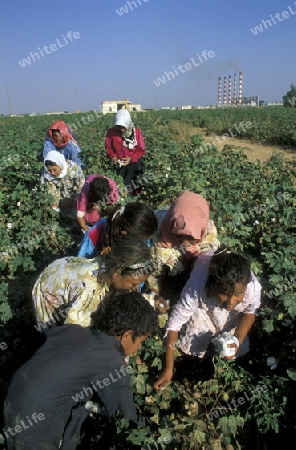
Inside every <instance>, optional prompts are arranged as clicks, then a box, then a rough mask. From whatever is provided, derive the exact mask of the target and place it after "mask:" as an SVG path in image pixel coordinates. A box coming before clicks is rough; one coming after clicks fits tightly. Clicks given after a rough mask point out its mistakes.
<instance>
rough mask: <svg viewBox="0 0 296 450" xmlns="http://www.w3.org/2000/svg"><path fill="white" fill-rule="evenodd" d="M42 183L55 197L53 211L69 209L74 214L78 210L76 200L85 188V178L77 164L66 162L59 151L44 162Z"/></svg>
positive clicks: (50, 153) (51, 154)
mask: <svg viewBox="0 0 296 450" xmlns="http://www.w3.org/2000/svg"><path fill="white" fill-rule="evenodd" d="M40 181H41V183H42V184H43V183H45V184H46V186H47V188H48V193H49V194H51V195H52V196H53V197H54V203H53V205H52V208H53V209H56V210H57V211H60V210H61V211H63V210H65V209H68V210H70V211H72V213H73V212H74V211H75V210H76V208H75V202H76V198H77V196H78V194H79V193H80V191H81V189H82V187H83V184H84V181H85V177H84V174H83V172H82V170H81V168H80V167H79V166H78V165H77V164H76V163H75V162H73V161H66V160H65V157H64V156H63V155H62V154H61V153H59V152H57V151H54V150H53V151H51V152H49V153H48V154H47V156H46V158H45V161H44V171H43V174H42V176H41V180H40Z"/></svg>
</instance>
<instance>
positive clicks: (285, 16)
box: [250, 2, 296, 36]
mask: <svg viewBox="0 0 296 450" xmlns="http://www.w3.org/2000/svg"><path fill="white" fill-rule="evenodd" d="M294 5H296V2H294ZM288 10H289V11H282V12H281V13H276V14H275V15H274V17H273V15H272V14H270V19H267V20H263V19H262V20H261V23H260V24H259V25H256V26H255V27H254V28H250V31H252V33H253V34H254V35H255V36H256V35H257V34H259V33H262V31H264V29H265V30H267V29H268V28H271V27H272V26H273V25H277V24H278V23H279V22H282V21H283V20H284V19H289V17H291V16H294V15H295V14H296V11H293V9H292V8H291V6H288ZM275 19H277V21H276V20H275ZM272 24H273V25H272ZM263 27H264V28H263Z"/></svg>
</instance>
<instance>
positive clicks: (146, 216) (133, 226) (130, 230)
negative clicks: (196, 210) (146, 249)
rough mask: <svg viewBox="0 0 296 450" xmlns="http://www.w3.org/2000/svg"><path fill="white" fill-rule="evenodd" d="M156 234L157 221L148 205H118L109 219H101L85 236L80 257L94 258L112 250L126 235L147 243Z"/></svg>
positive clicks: (133, 203)
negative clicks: (109, 249)
mask: <svg viewBox="0 0 296 450" xmlns="http://www.w3.org/2000/svg"><path fill="white" fill-rule="evenodd" d="M156 232H157V219H156V217H155V214H154V211H153V209H152V208H151V207H150V206H148V205H147V204H146V203H141V202H130V203H128V204H127V205H125V206H121V205H119V204H117V205H116V206H115V207H114V208H113V209H112V211H111V212H110V214H109V216H108V218H107V219H106V218H104V219H101V220H100V221H99V222H98V223H96V224H95V225H94V226H93V227H92V228H91V229H90V230H89V231H88V233H86V234H85V236H84V239H83V241H82V243H81V247H80V250H79V253H78V256H83V257H85V258H93V257H94V256H97V255H98V254H100V253H101V251H102V250H103V249H104V248H106V247H111V248H112V246H113V243H114V241H115V240H116V239H118V238H120V237H121V236H123V235H126V234H127V235H129V236H133V237H134V238H135V239H139V240H140V241H143V242H146V241H147V240H148V239H151V238H152V237H153V236H154V235H155V233H156Z"/></svg>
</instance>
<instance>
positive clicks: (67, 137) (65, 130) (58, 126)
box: [47, 120, 75, 148]
mask: <svg viewBox="0 0 296 450" xmlns="http://www.w3.org/2000/svg"><path fill="white" fill-rule="evenodd" d="M52 130H59V132H60V133H61V135H62V136H63V138H64V140H63V142H61V143H60V144H57V143H56V142H55V141H54V140H53V139H52ZM47 136H49V137H50V138H51V139H52V140H53V142H54V146H55V147H57V148H60V147H64V146H65V145H67V144H68V142H69V141H74V139H73V136H72V134H71V133H70V130H69V127H68V125H67V124H66V123H65V122H63V121H61V120H58V121H57V122H54V123H53V124H52V125H51V126H50V127H49V128H48V130H47ZM74 142H75V141H74Z"/></svg>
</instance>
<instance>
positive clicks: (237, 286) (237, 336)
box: [154, 247, 261, 389]
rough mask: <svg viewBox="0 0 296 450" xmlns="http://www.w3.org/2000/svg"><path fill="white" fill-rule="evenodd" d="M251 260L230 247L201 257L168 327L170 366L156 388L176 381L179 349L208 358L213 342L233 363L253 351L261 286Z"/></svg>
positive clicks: (168, 357) (168, 359)
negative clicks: (251, 332)
mask: <svg viewBox="0 0 296 450" xmlns="http://www.w3.org/2000/svg"><path fill="white" fill-rule="evenodd" d="M250 267H251V266H250V261H249V259H248V258H247V257H246V256H245V255H243V254H240V253H237V252H235V251H232V250H231V249H230V248H228V247H223V248H222V247H221V248H220V249H219V250H218V251H216V252H212V254H210V253H207V254H203V255H201V256H199V257H198V259H197V260H196V261H195V263H194V267H193V270H192V272H191V276H190V278H189V280H188V281H187V283H186V285H185V287H184V289H183V291H182V293H181V297H180V299H179V301H178V303H177V304H176V306H175V308H174V310H173V311H172V313H171V315H170V318H169V320H168V324H167V329H166V332H167V336H166V366H165V369H164V371H163V372H162V373H161V374H160V375H159V377H158V380H157V381H156V382H155V384H154V387H155V388H156V389H160V388H161V387H163V386H165V385H166V384H167V383H168V382H169V381H170V380H171V379H172V377H173V367H174V350H175V348H176V343H177V339H178V333H179V331H180V330H181V329H182V330H181V332H180V344H179V345H178V347H179V348H180V350H181V352H183V353H184V354H185V355H192V356H197V357H199V358H203V357H204V356H205V354H206V352H209V351H210V344H211V341H212V338H214V339H213V343H214V345H215V347H216V351H218V352H219V354H220V357H224V358H226V359H234V358H237V357H239V356H243V355H244V354H246V353H247V352H248V351H249V339H248V336H247V334H248V332H249V330H250V329H251V327H252V325H253V324H254V322H255V317H256V314H257V312H258V308H259V306H260V296H261V285H260V283H259V282H258V280H257V279H256V277H255V275H254V273H253V272H252V271H251V268H250Z"/></svg>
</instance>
